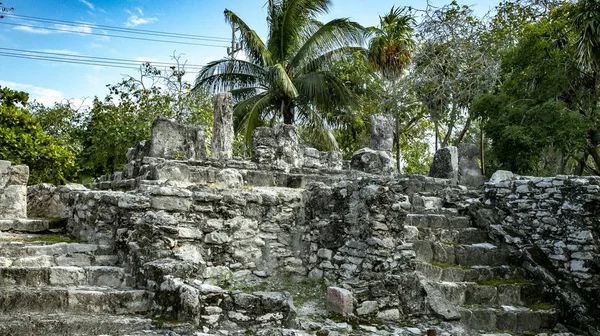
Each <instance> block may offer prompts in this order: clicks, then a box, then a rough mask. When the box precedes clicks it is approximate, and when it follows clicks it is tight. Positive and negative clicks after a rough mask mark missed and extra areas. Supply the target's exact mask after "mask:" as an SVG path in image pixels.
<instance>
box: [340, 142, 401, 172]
mask: <svg viewBox="0 0 600 336" xmlns="http://www.w3.org/2000/svg"><path fill="white" fill-rule="evenodd" d="M350 167H351V168H352V169H355V170H360V171H364V172H366V173H370V174H389V173H391V172H392V171H393V170H394V160H393V158H392V154H391V153H390V152H386V151H376V150H373V149H370V148H363V149H360V150H358V151H357V152H356V153H354V154H352V158H351V159H350Z"/></svg>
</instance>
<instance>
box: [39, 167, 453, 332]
mask: <svg viewBox="0 0 600 336" xmlns="http://www.w3.org/2000/svg"><path fill="white" fill-rule="evenodd" d="M448 187H449V181H448V180H439V179H434V178H428V177H423V176H411V177H406V178H401V179H392V178H373V177H371V178H362V179H353V180H349V181H345V182H342V183H339V184H337V185H335V186H327V185H325V184H323V183H316V184H311V185H309V186H308V187H307V189H287V188H281V187H278V188H248V187H238V188H222V187H218V186H214V185H213V186H209V185H190V186H187V187H176V186H170V185H168V184H165V183H163V184H160V185H141V186H140V187H139V189H138V190H137V191H136V192H135V193H132V192H128V193H124V192H114V191H92V190H84V189H80V188H74V187H70V188H69V189H70V190H69V191H68V192H65V191H66V190H67V188H65V187H59V188H54V189H52V188H48V186H43V185H42V186H36V187H32V188H30V195H31V198H35V199H40V200H41V201H39V202H36V203H35V204H38V206H35V208H36V209H40V210H43V209H44V208H46V209H49V208H52V207H53V206H54V205H55V204H59V205H60V206H59V208H60V209H62V210H60V211H54V212H53V214H54V213H57V214H58V213H60V214H61V216H64V215H65V214H68V215H69V217H68V218H69V223H68V231H69V232H70V233H71V234H73V235H74V236H75V237H76V238H77V239H80V240H82V241H87V242H90V243H98V244H101V245H104V246H106V248H109V249H113V250H114V251H115V252H116V253H117V254H118V255H120V258H121V261H122V263H123V264H124V265H125V267H126V269H128V270H129V271H130V272H131V273H132V274H133V275H134V279H135V281H134V283H135V285H136V287H138V288H147V289H150V290H152V291H153V292H155V293H156V296H155V304H156V307H158V308H157V309H159V311H160V312H161V313H162V314H166V315H167V316H170V317H172V318H182V319H186V320H192V321H196V322H197V323H199V324H203V325H207V324H208V325H212V326H214V325H221V324H222V323H226V324H227V323H241V322H247V323H259V322H257V321H262V320H264V319H268V318H273V319H275V320H276V322H277V321H279V322H277V323H281V324H283V325H285V323H287V322H286V321H291V316H293V315H294V314H295V312H294V309H292V308H289V307H290V305H289V304H288V303H287V302H288V301H289V300H288V299H287V298H285V297H280V296H278V297H279V298H280V300H278V301H277V302H279V303H278V307H280V308H278V309H280V310H278V311H275V310H273V311H266V310H264V309H262V308H261V309H258V308H257V309H258V310H256V313H253V314H254V315H252V316H250V315H248V314H249V312H250V311H253V310H248V309H243V308H240V307H237V306H236V305H235V303H236V302H238V301H240V300H242V299H241V298H238V299H236V296H239V292H236V290H238V291H239V289H240V288H241V289H245V288H262V287H261V286H264V284H273V283H278V282H279V281H280V280H281V278H282V277H288V276H297V277H299V279H307V278H308V279H312V281H326V282H327V283H328V284H333V285H338V286H342V287H345V288H346V289H349V290H351V291H352V293H353V295H354V298H355V300H356V305H355V306H354V307H355V309H354V311H353V312H354V313H355V314H356V315H358V316H360V318H364V319H378V320H394V319H398V318H400V317H410V316H415V315H416V316H420V315H426V314H427V313H428V312H429V307H428V305H427V300H426V296H425V292H424V290H423V288H422V287H421V283H420V281H419V278H418V274H417V273H416V272H414V269H413V266H412V263H411V262H412V259H413V258H414V251H412V245H411V244H404V240H405V234H406V233H405V227H404V219H405V217H406V214H407V211H408V209H409V208H413V207H419V206H423V203H424V201H423V199H421V198H420V196H418V195H417V193H418V192H426V193H439V192H442V191H443V190H445V189H446V188H448ZM57 195H58V196H57ZM55 199H59V200H60V202H54V200H55ZM44 200H46V201H44ZM51 200H52V201H51ZM43 204H46V205H48V206H46V207H44V206H42V205H43ZM207 286H208V287H207ZM210 286H213V287H210ZM214 286H217V288H214ZM271 289H273V288H271ZM275 289H279V288H275ZM281 290H283V289H281ZM263 291H264V290H263ZM245 292H246V293H248V292H250V293H253V291H248V290H245ZM190 293H191V294H190ZM190 295H191V297H193V298H197V299H198V300H196V301H194V300H195V299H194V300H192V301H189V300H190V299H189V298H190ZM252 295H254V296H253V297H250V296H248V297H245V298H244V300H249V302H254V303H253V305H256V307H260V304H261V302H262V301H261V300H263V299H261V298H260V296H261V295H262V294H252ZM269 295H275V294H269ZM321 295H323V298H324V297H325V293H321ZM208 297H211V298H213V299H214V300H213V299H209V298H208ZM176 298H179V299H180V300H179V299H177V300H176ZM186 298H187V299H186ZM217 298H218V299H217ZM173 300H175V301H176V302H175V301H173ZM186 300H187V301H186ZM232 300H233V301H232ZM188 301H189V302H192V303H191V304H188V303H189V302H188ZM194 302H195V303H194ZM215 302H218V304H217V303H215ZM232 302H233V303H232ZM161 307H164V309H165V310H164V311H162V310H161V309H163V308H161ZM167 307H175V308H174V310H173V309H171V311H166V309H167ZM236 307H237V308H236ZM281 307H288V308H285V309H283V308H281ZM281 309H283V310H281ZM276 313H279V314H278V315H272V314H276ZM240 314H241V315H240ZM256 314H258V315H256ZM269 314H271V315H269ZM229 315H231V316H229ZM255 315H256V316H255ZM260 323H262V322H260ZM265 323H266V322H265Z"/></svg>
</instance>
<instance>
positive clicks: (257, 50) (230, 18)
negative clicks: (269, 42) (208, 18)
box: [224, 9, 272, 66]
mask: <svg viewBox="0 0 600 336" xmlns="http://www.w3.org/2000/svg"><path fill="white" fill-rule="evenodd" d="M224 14H225V21H226V22H227V23H229V24H233V25H235V26H236V27H238V28H239V30H240V34H241V36H242V41H243V49H244V51H245V52H246V56H247V57H248V58H249V59H250V61H251V62H252V63H254V64H257V65H262V66H267V65H270V64H271V63H272V57H271V53H270V52H269V50H268V49H267V47H266V46H265V44H264V42H263V41H262V40H261V38H260V37H259V36H258V34H257V33H256V31H254V30H252V29H250V27H248V25H247V24H246V23H245V22H244V21H243V20H242V19H241V18H240V17H239V16H237V15H236V14H235V13H234V12H232V11H230V10H227V9H226V10H225V13H224Z"/></svg>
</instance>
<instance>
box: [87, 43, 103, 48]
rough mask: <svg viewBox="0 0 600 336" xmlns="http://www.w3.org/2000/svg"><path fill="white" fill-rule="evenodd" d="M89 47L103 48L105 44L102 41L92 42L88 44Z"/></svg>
mask: <svg viewBox="0 0 600 336" xmlns="http://www.w3.org/2000/svg"><path fill="white" fill-rule="evenodd" d="M87 46H88V47H89V48H93V49H102V48H104V46H103V45H102V44H100V43H90V44H88V45H87Z"/></svg>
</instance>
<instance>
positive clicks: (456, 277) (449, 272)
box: [415, 262, 524, 282]
mask: <svg viewBox="0 0 600 336" xmlns="http://www.w3.org/2000/svg"><path fill="white" fill-rule="evenodd" d="M415 267H416V270H417V271H420V272H421V273H422V274H423V275H424V276H425V277H426V278H427V279H429V280H431V281H454V282H478V281H489V280H493V279H521V278H523V277H524V274H523V270H522V269H521V268H517V267H512V266H480V265H475V266H460V265H452V264H436V263H434V264H430V263H427V262H415Z"/></svg>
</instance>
